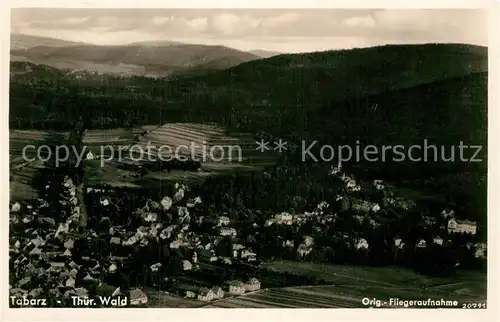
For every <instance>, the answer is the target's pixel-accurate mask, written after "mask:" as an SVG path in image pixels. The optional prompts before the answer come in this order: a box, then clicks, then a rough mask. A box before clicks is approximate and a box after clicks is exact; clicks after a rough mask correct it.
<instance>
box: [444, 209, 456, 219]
mask: <svg viewBox="0 0 500 322" xmlns="http://www.w3.org/2000/svg"><path fill="white" fill-rule="evenodd" d="M441 217H442V218H443V219H445V220H447V219H451V218H454V217H455V211H454V210H450V209H444V210H443V211H441Z"/></svg>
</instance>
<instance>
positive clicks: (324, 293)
mask: <svg viewBox="0 0 500 322" xmlns="http://www.w3.org/2000/svg"><path fill="white" fill-rule="evenodd" d="M286 290H287V291H288V292H292V293H296V294H303V295H304V296H307V295H311V296H315V297H323V298H329V299H341V300H346V301H352V302H358V301H360V299H359V298H355V297H351V296H346V295H341V294H338V292H340V291H339V290H337V294H335V293H333V292H332V291H333V290H332V291H329V290H326V289H324V288H323V287H321V286H318V287H314V288H313V290H311V289H310V288H301V287H296V288H287V289H286Z"/></svg>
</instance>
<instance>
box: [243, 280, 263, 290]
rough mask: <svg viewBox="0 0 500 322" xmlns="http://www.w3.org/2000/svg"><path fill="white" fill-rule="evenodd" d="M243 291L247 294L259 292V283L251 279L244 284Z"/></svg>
mask: <svg viewBox="0 0 500 322" xmlns="http://www.w3.org/2000/svg"><path fill="white" fill-rule="evenodd" d="M245 289H246V290H247V291H249V292H253V291H257V290H260V281H259V280H258V279H256V278H255V277H252V278H251V279H250V280H248V282H247V283H246V284H245Z"/></svg>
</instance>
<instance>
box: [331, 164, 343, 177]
mask: <svg viewBox="0 0 500 322" xmlns="http://www.w3.org/2000/svg"><path fill="white" fill-rule="evenodd" d="M341 172H342V167H340V166H338V167H333V166H332V168H331V170H330V174H334V175H339V174H340V173H341Z"/></svg>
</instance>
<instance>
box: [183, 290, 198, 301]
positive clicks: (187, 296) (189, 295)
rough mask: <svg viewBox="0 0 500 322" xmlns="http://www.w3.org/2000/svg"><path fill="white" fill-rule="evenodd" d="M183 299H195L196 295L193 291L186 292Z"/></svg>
mask: <svg viewBox="0 0 500 322" xmlns="http://www.w3.org/2000/svg"><path fill="white" fill-rule="evenodd" d="M185 297H186V298H188V299H194V298H195V297H196V294H195V293H194V292H193V291H186V295H185Z"/></svg>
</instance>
